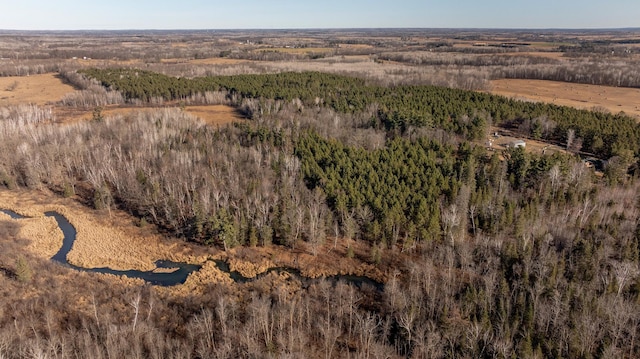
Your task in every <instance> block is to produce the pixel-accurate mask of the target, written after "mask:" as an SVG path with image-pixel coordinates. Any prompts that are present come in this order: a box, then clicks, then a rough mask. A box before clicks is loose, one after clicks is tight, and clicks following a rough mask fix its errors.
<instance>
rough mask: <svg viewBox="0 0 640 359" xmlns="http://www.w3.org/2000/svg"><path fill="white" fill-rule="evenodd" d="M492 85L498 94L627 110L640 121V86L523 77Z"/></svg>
mask: <svg viewBox="0 0 640 359" xmlns="http://www.w3.org/2000/svg"><path fill="white" fill-rule="evenodd" d="M491 87H492V89H491V91H490V92H491V93H493V94H496V95H501V96H506V97H511V98H515V99H521V100H526V101H536V102H547V103H552V104H555V105H562V106H571V107H575V108H578V109H585V110H591V109H594V108H595V109H596V110H602V109H606V110H607V111H609V112H611V113H618V112H620V111H624V112H625V113H626V114H627V115H631V116H634V117H636V118H637V119H638V120H639V121H640V89H634V88H624V87H611V86H597V85H585V84H573V83H567V82H559V81H545V80H522V79H501V80H493V81H491Z"/></svg>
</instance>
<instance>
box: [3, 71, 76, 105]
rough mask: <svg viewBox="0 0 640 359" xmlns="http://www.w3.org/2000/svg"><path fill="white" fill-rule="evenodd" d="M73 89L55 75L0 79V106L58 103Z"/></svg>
mask: <svg viewBox="0 0 640 359" xmlns="http://www.w3.org/2000/svg"><path fill="white" fill-rule="evenodd" d="M72 91H74V88H73V87H72V86H70V85H67V84H65V83H63V82H62V80H60V79H59V78H58V77H57V76H56V74H51V73H50V74H42V75H31V76H20V77H0V106H8V105H19V104H36V105H45V104H48V103H53V102H57V101H59V100H60V99H61V98H62V97H63V96H64V95H66V94H67V93H69V92H72Z"/></svg>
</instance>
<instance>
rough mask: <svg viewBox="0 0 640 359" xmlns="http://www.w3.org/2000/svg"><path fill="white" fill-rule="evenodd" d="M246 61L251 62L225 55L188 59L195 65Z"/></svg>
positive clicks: (229, 63) (233, 63)
mask: <svg viewBox="0 0 640 359" xmlns="http://www.w3.org/2000/svg"><path fill="white" fill-rule="evenodd" d="M246 62H252V61H251V60H241V59H228V58H226V57H211V58H208V59H195V60H191V61H189V63H190V64H197V65H236V64H241V63H246Z"/></svg>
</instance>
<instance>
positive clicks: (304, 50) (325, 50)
mask: <svg viewBox="0 0 640 359" xmlns="http://www.w3.org/2000/svg"><path fill="white" fill-rule="evenodd" d="M334 50H335V49H334V48H331V47H295V48H294V47H267V48H260V49H256V50H255V51H258V52H264V51H275V52H284V53H287V54H300V55H303V54H308V53H316V54H317V53H323V54H324V53H329V52H333V51H334Z"/></svg>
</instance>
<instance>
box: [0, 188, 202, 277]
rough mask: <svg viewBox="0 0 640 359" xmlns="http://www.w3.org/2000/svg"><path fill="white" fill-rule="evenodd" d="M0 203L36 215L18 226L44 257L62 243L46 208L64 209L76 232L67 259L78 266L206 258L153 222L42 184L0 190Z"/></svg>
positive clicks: (141, 265) (121, 266)
mask: <svg viewBox="0 0 640 359" xmlns="http://www.w3.org/2000/svg"><path fill="white" fill-rule="evenodd" d="M0 208H7V209H12V210H14V211H16V212H18V213H21V214H24V215H27V216H32V217H34V218H33V219H24V220H20V221H19V222H18V223H20V224H21V226H22V229H21V232H20V234H21V236H23V237H24V238H26V239H29V240H31V241H32V244H31V245H30V246H29V248H30V250H32V251H33V252H34V253H35V254H37V255H39V256H42V257H43V258H50V257H51V256H53V255H54V254H55V253H56V252H57V251H58V249H60V246H61V245H62V232H61V231H60V230H59V229H58V228H57V224H56V222H55V220H54V219H53V218H45V217H44V212H46V211H57V212H59V213H61V214H62V215H64V216H65V217H66V218H67V219H68V220H69V222H71V224H72V225H73V226H74V227H75V228H76V231H77V232H78V233H77V238H76V241H75V243H74V245H73V248H72V250H71V252H70V253H69V255H68V260H69V262H70V263H72V264H74V265H77V266H80V267H87V268H95V267H110V268H112V269H116V270H126V269H137V270H152V269H154V268H155V264H154V262H155V261H157V260H159V259H170V260H174V261H182V262H190V263H202V262H204V261H205V260H206V258H207V256H206V255H200V256H197V255H196V254H195V253H194V251H193V250H192V248H190V247H189V246H187V245H186V244H185V243H183V242H181V241H178V240H169V239H166V238H164V237H162V236H161V235H159V234H156V233H153V230H152V226H149V227H148V228H138V227H136V226H135V225H134V218H132V217H130V216H129V215H128V214H126V213H124V212H122V211H117V210H113V211H111V212H110V213H109V212H106V211H94V210H90V209H88V208H86V207H84V206H82V205H81V204H79V203H78V202H76V201H74V200H72V199H69V198H59V197H57V196H55V195H54V194H52V193H50V192H48V191H46V190H42V191H34V190H32V191H6V190H3V191H0Z"/></svg>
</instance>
